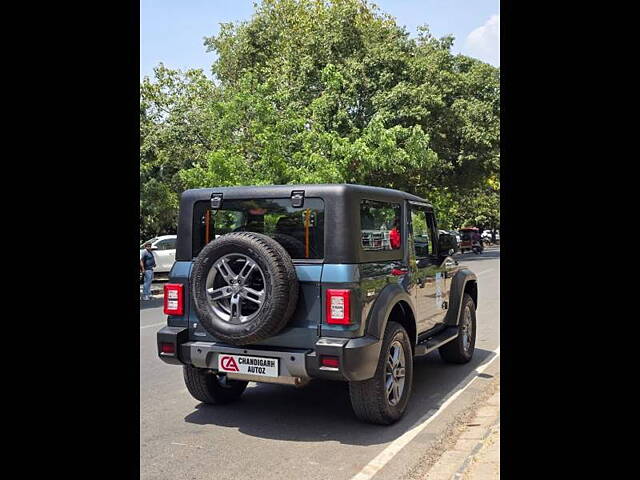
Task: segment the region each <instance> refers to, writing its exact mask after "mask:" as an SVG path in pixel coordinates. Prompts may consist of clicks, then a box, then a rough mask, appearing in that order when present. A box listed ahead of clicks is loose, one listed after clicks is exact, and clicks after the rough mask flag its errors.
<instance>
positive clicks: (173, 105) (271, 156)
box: [140, 0, 500, 236]
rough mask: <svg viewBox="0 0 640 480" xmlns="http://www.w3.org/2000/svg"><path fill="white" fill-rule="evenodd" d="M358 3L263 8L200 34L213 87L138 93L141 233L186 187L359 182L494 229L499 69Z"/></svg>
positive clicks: (308, 0) (191, 80) (298, 0)
mask: <svg viewBox="0 0 640 480" xmlns="http://www.w3.org/2000/svg"><path fill="white" fill-rule="evenodd" d="M453 41H454V39H453V38H452V37H444V38H440V39H437V38H434V37H433V36H432V35H431V33H430V32H429V29H428V27H426V26H424V27H421V28H420V29H419V31H418V33H417V35H416V36H415V37H412V36H411V35H410V34H409V32H407V31H406V29H405V28H404V27H401V26H399V25H397V23H396V21H395V19H394V18H393V17H391V16H389V15H387V14H385V13H383V12H381V11H380V10H379V9H378V8H377V7H376V6H375V5H373V4H371V3H369V2H367V1H364V0H330V1H329V0H263V1H262V2H260V3H259V4H256V5H255V13H254V15H253V16H252V18H251V19H249V20H247V21H243V22H237V23H227V24H222V25H221V28H220V31H219V33H218V34H217V35H215V36H212V37H208V38H206V39H205V46H206V47H207V49H208V51H213V52H215V53H216V54H217V59H216V61H215V63H214V64H213V65H212V69H211V73H212V75H213V78H212V79H210V78H208V77H207V76H206V75H205V73H204V72H203V71H201V70H188V71H186V72H181V71H178V70H171V69H169V68H166V67H165V66H163V65H159V66H158V67H157V68H156V69H155V75H154V78H153V79H149V78H145V79H144V80H143V82H142V84H141V89H140V135H141V139H140V141H141V148H140V181H141V218H140V222H141V235H143V236H148V235H155V234H158V233H163V232H170V231H174V229H175V224H176V214H177V203H178V198H179V194H180V192H181V191H183V190H184V189H186V188H198V187H211V186H231V185H260V184H288V183H325V182H326V183H334V182H338V183H342V182H347V183H361V184H365V185H377V186H384V187H389V188H397V189H400V190H404V191H407V192H411V193H415V194H417V195H420V196H422V197H425V198H427V199H428V200H430V201H431V202H432V203H433V204H434V206H435V207H436V208H437V209H438V212H437V213H438V219H439V223H440V226H441V228H457V227H460V226H464V224H477V225H481V226H484V227H491V226H493V227H495V226H498V225H499V183H500V180H499V179H500V171H499V160H500V150H499V143H500V72H499V69H498V68H495V67H493V66H491V65H489V64H486V63H484V62H481V61H479V60H476V59H473V58H470V57H467V56H464V55H454V54H453V53H452V52H451V47H452V44H453Z"/></svg>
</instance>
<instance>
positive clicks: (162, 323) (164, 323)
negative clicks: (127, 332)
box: [140, 322, 167, 330]
mask: <svg viewBox="0 0 640 480" xmlns="http://www.w3.org/2000/svg"><path fill="white" fill-rule="evenodd" d="M166 323H167V322H160V323H154V324H153V325H145V326H144V327H140V330H142V329H143V328H151V327H159V326H160V325H166Z"/></svg>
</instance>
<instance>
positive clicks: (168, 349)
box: [160, 343, 176, 353]
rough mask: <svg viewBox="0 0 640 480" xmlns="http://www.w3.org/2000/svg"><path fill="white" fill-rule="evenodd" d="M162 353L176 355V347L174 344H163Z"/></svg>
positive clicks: (161, 345) (161, 346)
mask: <svg viewBox="0 0 640 480" xmlns="http://www.w3.org/2000/svg"><path fill="white" fill-rule="evenodd" d="M160 352H161V353H176V346H175V345H174V344H173V343H161V344H160Z"/></svg>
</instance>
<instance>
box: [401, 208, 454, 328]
mask: <svg viewBox="0 0 640 480" xmlns="http://www.w3.org/2000/svg"><path fill="white" fill-rule="evenodd" d="M409 209H410V215H409V221H410V240H411V241H410V242H409V244H410V245H409V249H410V252H409V258H410V265H409V268H410V269H411V270H412V273H413V275H414V277H415V283H416V287H417V288H415V289H414V291H415V302H416V317H417V318H416V324H417V330H418V334H420V333H423V332H425V331H427V330H431V329H432V328H434V327H435V326H437V325H438V324H439V323H442V321H443V320H444V314H445V311H444V310H443V308H442V305H443V301H444V299H443V294H444V292H445V290H446V288H445V285H444V274H443V271H442V268H441V267H440V265H439V264H438V255H437V254H438V252H437V246H436V243H435V239H436V238H437V237H436V235H435V232H436V230H435V224H434V221H433V217H429V216H428V213H430V208H429V207H427V206H425V205H420V204H418V203H414V202H410V204H409ZM431 214H432V212H431Z"/></svg>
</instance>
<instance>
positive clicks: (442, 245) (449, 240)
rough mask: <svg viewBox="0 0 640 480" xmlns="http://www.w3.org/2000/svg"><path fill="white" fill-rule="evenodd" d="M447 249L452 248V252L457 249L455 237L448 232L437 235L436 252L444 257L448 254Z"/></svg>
mask: <svg viewBox="0 0 640 480" xmlns="http://www.w3.org/2000/svg"><path fill="white" fill-rule="evenodd" d="M449 250H453V251H454V252H455V251H456V250H458V242H457V241H456V237H454V236H453V235H450V234H448V233H441V234H440V235H439V236H438V252H440V255H441V256H443V257H446V256H447V255H449Z"/></svg>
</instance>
